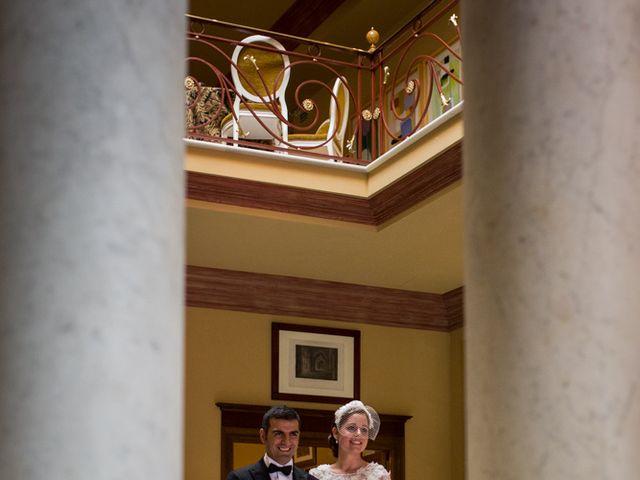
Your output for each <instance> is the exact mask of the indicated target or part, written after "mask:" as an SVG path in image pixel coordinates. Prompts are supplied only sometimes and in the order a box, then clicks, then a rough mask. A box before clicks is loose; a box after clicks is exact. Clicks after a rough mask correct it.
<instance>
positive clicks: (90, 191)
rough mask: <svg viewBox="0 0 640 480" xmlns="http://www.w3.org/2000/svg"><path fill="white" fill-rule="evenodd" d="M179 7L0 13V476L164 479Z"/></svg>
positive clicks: (172, 444)
mask: <svg viewBox="0 0 640 480" xmlns="http://www.w3.org/2000/svg"><path fill="white" fill-rule="evenodd" d="M184 11H185V5H184V2H183V1H181V0H172V1H162V2H156V1H153V0H139V1H136V2H127V1H122V0H100V1H98V0H93V1H92V0H69V1H66V2H44V1H33V0H22V1H13V2H3V4H2V6H1V7H0V38H1V41H0V161H1V169H0V207H1V209H2V211H1V213H0V222H1V223H0V255H1V258H0V478H2V479H7V480H8V479H15V480H18V479H19V480H35V479H38V480H39V479H43V480H44V479H47V480H76V479H78V480H80V479H82V480H85V479H91V480H101V479H104V480H106V479H110V480H111V479H154V480H160V479H167V480H169V479H171V480H176V479H179V478H182V448H183V447H182V348H183V346H182V344H183V319H182V318H183V302H182V290H183V265H184V264H183V251H182V250H183V231H182V230H183V201H184V200H183V199H184V195H183V165H182V159H183V146H182V141H181V137H182V124H183V112H182V101H183V100H182V89H181V83H182V77H183V70H184V57H183V55H184V34H183V30H184V17H183V15H184Z"/></svg>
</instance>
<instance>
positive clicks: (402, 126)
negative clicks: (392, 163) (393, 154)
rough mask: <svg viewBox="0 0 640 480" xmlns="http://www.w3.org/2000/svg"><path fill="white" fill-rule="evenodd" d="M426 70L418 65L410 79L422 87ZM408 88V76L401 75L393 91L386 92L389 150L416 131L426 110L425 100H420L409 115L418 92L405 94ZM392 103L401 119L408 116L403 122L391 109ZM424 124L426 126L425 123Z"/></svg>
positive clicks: (387, 141) (387, 144) (385, 103)
mask: <svg viewBox="0 0 640 480" xmlns="http://www.w3.org/2000/svg"><path fill="white" fill-rule="evenodd" d="M424 70H425V69H424V66H423V65H422V64H418V65H416V66H415V67H414V68H413V69H412V70H411V72H410V73H409V79H410V80H416V81H418V82H419V83H420V84H421V85H424V83H425V71H424ZM406 87H407V84H406V75H401V76H399V77H398V80H397V82H396V84H395V85H394V87H393V89H387V90H386V92H385V100H384V105H385V119H386V122H387V126H388V128H389V132H390V133H387V132H385V139H386V141H385V145H386V149H387V150H388V149H389V148H391V147H393V146H394V145H395V144H396V143H397V142H399V141H402V140H403V139H404V138H406V137H407V136H408V135H409V134H410V133H412V132H413V131H414V129H415V128H416V126H417V124H418V121H419V120H420V117H421V115H422V113H423V110H424V98H420V100H419V101H418V102H417V105H416V107H415V109H414V110H413V112H412V113H411V114H410V115H409V109H410V107H411V106H412V105H413V104H414V103H415V98H416V97H415V96H416V95H417V91H414V92H412V93H410V94H408V93H406V92H405V88H406ZM392 103H393V104H395V109H396V112H397V113H398V115H399V116H401V117H405V116H406V118H403V119H402V120H400V119H398V118H396V116H395V115H394V113H393V109H392V107H391V105H392ZM422 124H423V125H424V124H425V122H423V123H422ZM394 136H395V137H400V140H397V139H395V138H394Z"/></svg>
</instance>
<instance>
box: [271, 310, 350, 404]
mask: <svg viewBox="0 0 640 480" xmlns="http://www.w3.org/2000/svg"><path fill="white" fill-rule="evenodd" d="M359 396H360V331H358V330H346V329H337V328H324V327H315V326H309V325H292V324H286V323H277V322H276V323H273V324H272V327H271V397H272V398H273V399H278V400H298V401H307V402H321V403H336V404H339V403H345V402H348V401H349V400H353V399H354V398H359Z"/></svg>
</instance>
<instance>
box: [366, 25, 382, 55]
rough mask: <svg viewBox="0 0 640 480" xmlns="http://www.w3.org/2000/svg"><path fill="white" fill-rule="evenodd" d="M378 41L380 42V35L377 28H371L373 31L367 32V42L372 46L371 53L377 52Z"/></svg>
mask: <svg viewBox="0 0 640 480" xmlns="http://www.w3.org/2000/svg"><path fill="white" fill-rule="evenodd" d="M378 40H380V34H379V33H378V31H377V30H376V29H375V28H373V27H371V30H369V31H368V32H367V42H369V43H370V44H371V45H370V46H369V53H372V52H373V51H375V49H376V43H378Z"/></svg>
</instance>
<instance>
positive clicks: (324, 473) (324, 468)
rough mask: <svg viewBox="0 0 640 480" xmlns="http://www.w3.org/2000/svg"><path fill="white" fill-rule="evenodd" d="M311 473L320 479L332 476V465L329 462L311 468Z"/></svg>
mask: <svg viewBox="0 0 640 480" xmlns="http://www.w3.org/2000/svg"><path fill="white" fill-rule="evenodd" d="M309 474H310V475H312V476H314V477H316V478H317V479H318V480H323V479H326V478H331V465H329V464H328V463H325V464H323V465H318V466H317V467H314V468H312V469H311V470H309Z"/></svg>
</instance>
